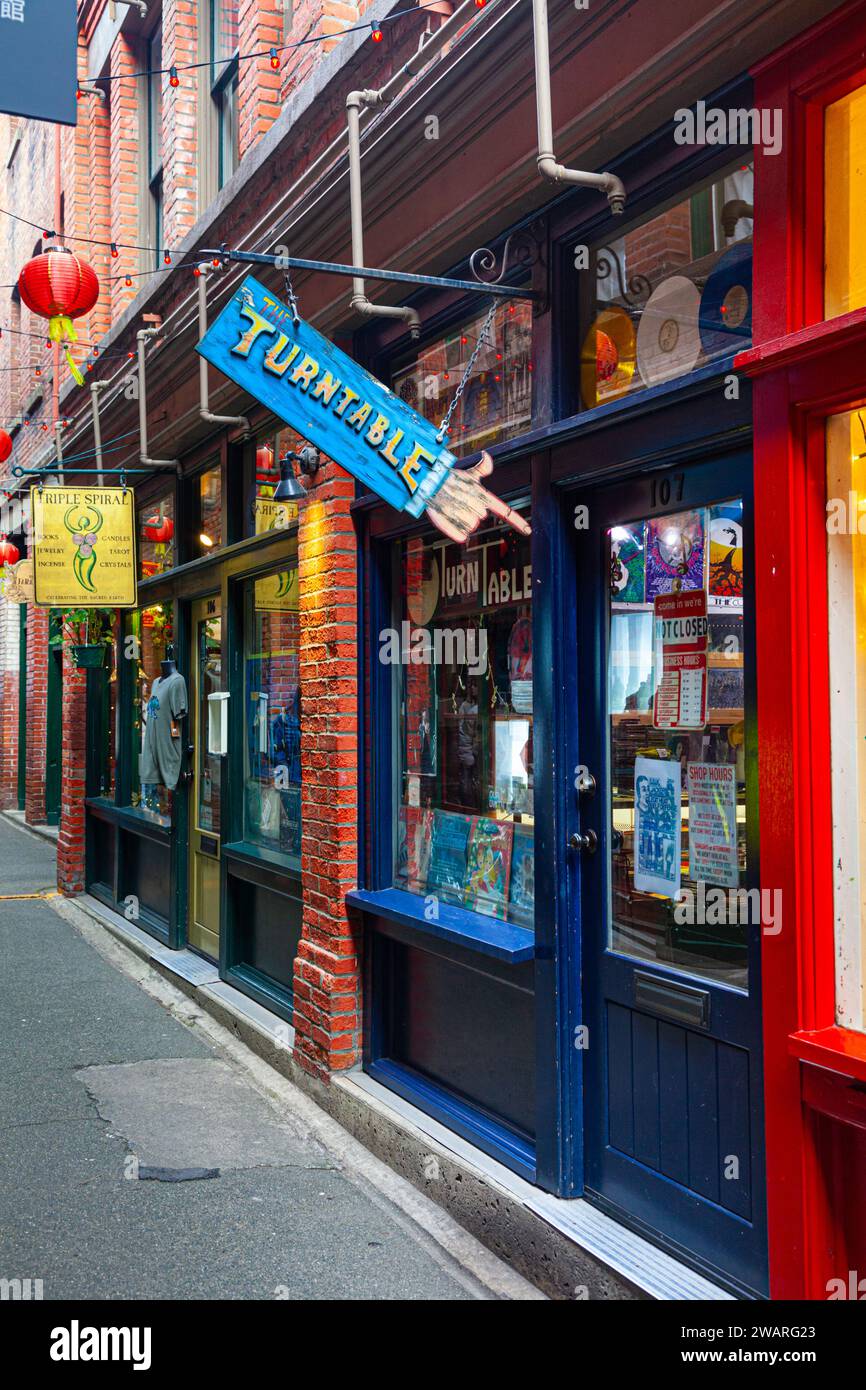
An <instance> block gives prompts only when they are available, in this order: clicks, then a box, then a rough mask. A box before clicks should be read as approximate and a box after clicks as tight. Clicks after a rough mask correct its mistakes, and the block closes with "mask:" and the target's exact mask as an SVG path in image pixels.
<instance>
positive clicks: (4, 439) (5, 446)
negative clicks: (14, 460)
mask: <svg viewBox="0 0 866 1390" xmlns="http://www.w3.org/2000/svg"><path fill="white" fill-rule="evenodd" d="M11 453H12V439H11V437H10V436H9V435H8V434H7V433H6V431H5V430H0V463H5V462H6V460H7V459H8V457H9V455H10V454H11Z"/></svg>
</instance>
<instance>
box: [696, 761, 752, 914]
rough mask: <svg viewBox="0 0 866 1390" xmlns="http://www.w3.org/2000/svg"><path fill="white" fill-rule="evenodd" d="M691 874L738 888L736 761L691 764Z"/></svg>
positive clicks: (726, 886)
mask: <svg viewBox="0 0 866 1390" xmlns="http://www.w3.org/2000/svg"><path fill="white" fill-rule="evenodd" d="M687 785H688V792H689V876H690V877H691V878H692V879H694V881H695V882H696V883H697V882H698V881H699V880H702V881H703V882H704V883H718V884H719V885H720V886H721V887H722V888H737V887H739V883H740V871H739V866H738V863H737V769H736V768H735V767H734V765H733V764H732V763H716V764H714V763H689V766H688V783H687Z"/></svg>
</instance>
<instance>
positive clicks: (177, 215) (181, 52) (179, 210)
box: [162, 0, 205, 247]
mask: <svg viewBox="0 0 866 1390" xmlns="http://www.w3.org/2000/svg"><path fill="white" fill-rule="evenodd" d="M202 3H203V0H202ZM198 7H199V0H170V3H169V4H163V7H162V65H163V67H164V68H169V67H171V66H172V65H174V66H175V67H177V68H182V67H183V66H184V65H185V64H187V63H197V62H198V61H199V51H198ZM178 76H179V78H180V86H178V87H171V86H169V79H168V74H167V73H164V74H163V77H162V83H163V87H162V178H163V201H164V209H165V212H164V216H165V244H166V246H168V247H176V246H177V245H178V244H179V243H180V242H181V241H183V239H184V237H185V236H186V234H187V232H188V231H189V230H190V228H191V227H192V226H194V224H195V221H196V218H197V217H198V215H199V212H201V211H203V210H204V209H203V208H202V207H200V206H199V204H200V202H201V199H200V196H199V175H198V167H199V163H200V151H199V148H198V124H197V110H198V105H197V103H198V100H199V92H200V90H202V89H203V87H204V86H205V84H204V83H200V81H199V74H198V72H179V73H178Z"/></svg>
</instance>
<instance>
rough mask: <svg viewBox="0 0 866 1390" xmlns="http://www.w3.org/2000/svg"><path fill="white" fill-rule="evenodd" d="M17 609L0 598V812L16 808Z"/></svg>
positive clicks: (18, 633) (18, 629) (18, 628)
mask: <svg viewBox="0 0 866 1390" xmlns="http://www.w3.org/2000/svg"><path fill="white" fill-rule="evenodd" d="M20 622H21V618H20V612H19V608H18V605H17V603H6V602H3V601H0V811H13V810H16V809H17V807H18V682H19V678H20V677H19V669H18V664H19V641H20Z"/></svg>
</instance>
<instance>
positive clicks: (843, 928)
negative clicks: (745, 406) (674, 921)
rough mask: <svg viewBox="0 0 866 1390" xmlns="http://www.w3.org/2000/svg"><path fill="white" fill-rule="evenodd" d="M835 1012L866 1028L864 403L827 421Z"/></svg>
mask: <svg viewBox="0 0 866 1390" xmlns="http://www.w3.org/2000/svg"><path fill="white" fill-rule="evenodd" d="M827 563H828V587H829V614H830V623H829V637H830V737H831V750H832V779H833V880H834V884H833V886H834V904H835V923H836V927H835V930H836V970H837V977H836V1020H837V1022H838V1023H839V1024H841V1025H842V1026H843V1027H847V1028H856V1029H858V1030H860V1031H866V751H864V750H866V410H854V411H850V412H849V413H847V414H844V415H835V416H832V417H831V419H830V420H829V421H828V423H827Z"/></svg>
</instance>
